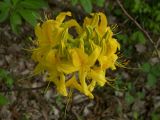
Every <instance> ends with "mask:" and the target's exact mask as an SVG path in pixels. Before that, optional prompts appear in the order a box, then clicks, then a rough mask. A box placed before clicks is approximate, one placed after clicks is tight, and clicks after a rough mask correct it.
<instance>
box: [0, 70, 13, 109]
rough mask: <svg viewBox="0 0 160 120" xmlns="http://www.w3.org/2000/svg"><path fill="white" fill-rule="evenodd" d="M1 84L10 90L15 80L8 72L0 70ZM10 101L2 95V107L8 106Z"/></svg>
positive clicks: (0, 102)
mask: <svg viewBox="0 0 160 120" xmlns="http://www.w3.org/2000/svg"><path fill="white" fill-rule="evenodd" d="M0 82H4V83H5V85H6V86H7V87H9V88H11V87H12V86H13V83H14V80H13V79H12V77H11V75H10V74H9V72H8V71H6V70H4V69H1V68H0ZM8 102H9V100H8V99H7V98H6V97H5V96H4V95H2V94H0V106H1V105H6V104H8Z"/></svg>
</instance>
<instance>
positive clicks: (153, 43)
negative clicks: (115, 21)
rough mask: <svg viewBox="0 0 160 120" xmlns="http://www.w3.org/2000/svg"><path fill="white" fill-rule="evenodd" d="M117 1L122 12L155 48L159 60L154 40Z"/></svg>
mask: <svg viewBox="0 0 160 120" xmlns="http://www.w3.org/2000/svg"><path fill="white" fill-rule="evenodd" d="M117 3H118V5H119V6H120V8H121V9H122V11H123V13H124V14H125V15H126V16H127V17H128V18H129V19H130V20H131V21H132V22H133V23H134V24H135V25H136V26H137V27H138V28H139V29H140V30H141V31H142V32H143V34H144V35H145V36H146V37H147V38H148V40H149V41H150V42H151V43H152V45H153V46H154V49H155V51H156V53H157V56H158V58H159V60H160V55H159V53H158V49H157V46H156V44H155V42H154V41H153V40H152V38H151V37H150V35H149V34H148V32H147V31H146V30H145V29H144V28H143V27H142V26H141V25H140V24H139V23H138V22H137V21H136V20H135V19H134V18H133V17H132V16H131V15H129V13H128V12H127V11H126V10H125V8H124V7H123V5H122V3H121V2H120V0H117Z"/></svg>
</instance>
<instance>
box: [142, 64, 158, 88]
mask: <svg viewBox="0 0 160 120" xmlns="http://www.w3.org/2000/svg"><path fill="white" fill-rule="evenodd" d="M142 70H143V72H144V73H145V74H146V75H147V82H146V84H147V85H148V86H149V87H155V86H156V83H157V80H158V78H159V77H160V74H159V73H160V64H155V65H151V64H150V63H148V62H146V63H143V65H142Z"/></svg>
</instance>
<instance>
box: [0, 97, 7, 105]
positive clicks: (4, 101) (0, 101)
mask: <svg viewBox="0 0 160 120" xmlns="http://www.w3.org/2000/svg"><path fill="white" fill-rule="evenodd" d="M7 103H8V99H7V98H6V97H5V96H3V95H1V94H0V106H2V105H6V104H7Z"/></svg>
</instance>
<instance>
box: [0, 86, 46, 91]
mask: <svg viewBox="0 0 160 120" xmlns="http://www.w3.org/2000/svg"><path fill="white" fill-rule="evenodd" d="M45 87H47V84H44V85H42V86H39V87H34V88H22V87H18V88H12V89H5V90H0V92H1V93H3V92H12V91H32V90H39V89H43V88H45Z"/></svg>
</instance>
